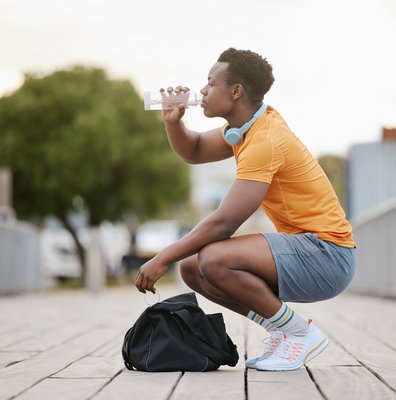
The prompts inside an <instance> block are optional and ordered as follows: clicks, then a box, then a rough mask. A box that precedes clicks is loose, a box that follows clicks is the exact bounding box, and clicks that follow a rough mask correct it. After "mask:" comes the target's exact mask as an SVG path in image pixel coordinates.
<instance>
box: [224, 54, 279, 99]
mask: <svg viewBox="0 0 396 400" xmlns="http://www.w3.org/2000/svg"><path fill="white" fill-rule="evenodd" d="M217 61H218V62H227V63H228V64H229V65H228V80H227V83H228V84H229V85H234V84H236V83H240V84H242V85H243V86H244V87H245V89H246V91H247V94H248V97H249V99H250V102H251V103H252V104H256V103H259V102H261V101H262V100H263V97H264V95H265V94H266V93H267V92H268V91H269V90H270V88H271V86H272V84H273V83H274V81H275V79H274V75H273V74H272V65H271V64H269V63H268V61H267V59H266V58H263V57H261V56H260V55H259V54H257V53H254V52H253V51H250V50H237V49H234V48H233V47H230V48H229V49H227V50H225V51H223V52H222V53H221V54H220V57H219V59H218V60H217Z"/></svg>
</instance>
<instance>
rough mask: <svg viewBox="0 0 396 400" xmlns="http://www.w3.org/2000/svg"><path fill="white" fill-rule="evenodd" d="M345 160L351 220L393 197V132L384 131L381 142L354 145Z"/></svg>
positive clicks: (395, 146) (395, 181)
mask: <svg viewBox="0 0 396 400" xmlns="http://www.w3.org/2000/svg"><path fill="white" fill-rule="evenodd" d="M348 158H349V163H348V164H349V165H348V181H349V184H348V214H349V217H350V218H352V219H353V218H356V217H358V216H359V215H362V214H364V213H365V212H367V211H369V210H370V209H372V208H374V207H376V206H378V205H380V204H382V203H384V202H386V201H388V200H390V199H392V198H394V197H396V129H395V128H384V129H383V135H382V141H381V142H376V143H360V144H355V145H353V146H352V147H351V149H350V152H349V156H348Z"/></svg>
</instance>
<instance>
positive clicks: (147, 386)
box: [93, 370, 182, 400]
mask: <svg viewBox="0 0 396 400" xmlns="http://www.w3.org/2000/svg"><path fill="white" fill-rule="evenodd" d="M181 376H182V373H181V372H140V371H128V370H125V371H124V372H122V373H121V374H120V375H118V376H117V377H116V378H115V379H114V380H112V381H111V382H110V383H109V384H108V385H106V386H105V387H104V388H103V389H102V390H101V391H100V392H99V393H98V394H97V395H95V396H94V397H93V399H94V400H125V399H133V400H148V399H155V400H168V398H169V396H170V395H171V393H172V391H173V389H174V387H175V386H176V385H177V383H178V382H179V379H180V378H181Z"/></svg>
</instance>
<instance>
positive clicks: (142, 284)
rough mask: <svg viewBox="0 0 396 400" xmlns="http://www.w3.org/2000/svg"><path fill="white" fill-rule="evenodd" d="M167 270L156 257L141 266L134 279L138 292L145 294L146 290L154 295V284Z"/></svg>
mask: <svg viewBox="0 0 396 400" xmlns="http://www.w3.org/2000/svg"><path fill="white" fill-rule="evenodd" d="M167 270H168V265H166V264H163V263H161V262H159V261H158V260H157V259H156V257H154V258H152V259H151V260H150V261H148V262H146V263H145V264H144V265H142V266H141V267H140V268H139V271H138V273H137V275H136V279H135V285H136V287H137V288H138V290H139V292H142V293H146V291H147V290H148V291H149V292H152V293H155V292H156V288H155V287H154V285H155V283H156V282H157V281H158V279H159V278H161V276H162V275H164V274H165V272H166V271H167Z"/></svg>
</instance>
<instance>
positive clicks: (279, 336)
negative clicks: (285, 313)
mask: <svg viewBox="0 0 396 400" xmlns="http://www.w3.org/2000/svg"><path fill="white" fill-rule="evenodd" d="M283 339H284V335H283V333H282V332H270V335H269V336H268V337H266V338H265V339H264V340H263V343H264V351H263V354H267V355H268V356H271V355H272V354H273V353H274V352H275V351H276V349H277V348H278V346H279V345H280V344H281V343H282V341H283Z"/></svg>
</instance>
